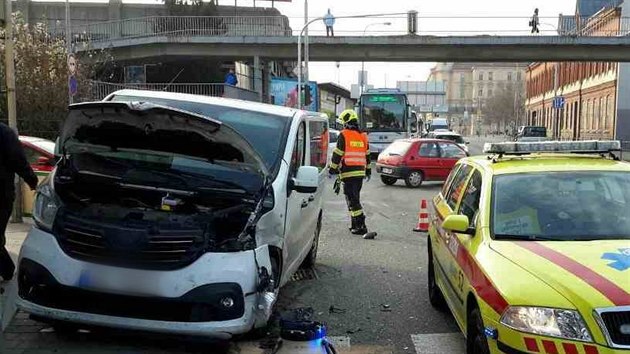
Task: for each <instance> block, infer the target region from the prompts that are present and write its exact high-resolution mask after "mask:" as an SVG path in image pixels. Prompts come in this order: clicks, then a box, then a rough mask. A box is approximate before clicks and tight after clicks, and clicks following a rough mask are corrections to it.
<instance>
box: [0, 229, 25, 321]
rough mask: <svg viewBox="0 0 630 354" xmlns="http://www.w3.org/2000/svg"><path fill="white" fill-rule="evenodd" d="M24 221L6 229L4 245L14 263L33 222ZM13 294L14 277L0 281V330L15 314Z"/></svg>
mask: <svg viewBox="0 0 630 354" xmlns="http://www.w3.org/2000/svg"><path fill="white" fill-rule="evenodd" d="M24 221H25V222H24V223H22V224H12V223H11V224H9V225H8V227H7V231H6V236H7V245H6V247H7V250H9V253H10V254H11V257H12V258H13V262H14V263H17V257H18V255H19V254H20V248H21V247H22V243H23V242H24V239H25V238H26V233H27V232H28V230H30V228H31V226H32V222H33V221H32V220H31V219H24ZM15 296H17V283H16V279H15V278H13V280H12V281H11V282H9V283H6V282H3V283H0V332H2V331H3V330H5V329H6V328H7V327H8V326H9V323H10V322H11V320H12V319H13V317H14V316H15V312H16V310H17V309H16V307H15V302H14V299H15Z"/></svg>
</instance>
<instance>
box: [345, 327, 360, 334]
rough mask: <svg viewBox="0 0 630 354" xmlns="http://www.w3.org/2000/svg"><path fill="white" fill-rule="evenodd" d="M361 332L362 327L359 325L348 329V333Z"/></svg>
mask: <svg viewBox="0 0 630 354" xmlns="http://www.w3.org/2000/svg"><path fill="white" fill-rule="evenodd" d="M358 332H361V327H357V329H349V330H347V331H346V334H355V333H358Z"/></svg>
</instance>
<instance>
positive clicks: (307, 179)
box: [292, 166, 319, 193]
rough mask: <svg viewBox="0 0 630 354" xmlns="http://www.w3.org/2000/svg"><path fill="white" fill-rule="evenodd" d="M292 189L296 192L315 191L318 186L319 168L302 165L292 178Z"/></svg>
mask: <svg viewBox="0 0 630 354" xmlns="http://www.w3.org/2000/svg"><path fill="white" fill-rule="evenodd" d="M292 184H293V187H292V189H293V190H294V191H296V192H298V193H315V192H317V187H319V169H318V168H317V167H315V166H302V167H300V168H299V169H298V171H297V175H296V176H295V178H293V183H292Z"/></svg>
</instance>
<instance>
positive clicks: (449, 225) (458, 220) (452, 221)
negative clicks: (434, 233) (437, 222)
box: [442, 215, 476, 236]
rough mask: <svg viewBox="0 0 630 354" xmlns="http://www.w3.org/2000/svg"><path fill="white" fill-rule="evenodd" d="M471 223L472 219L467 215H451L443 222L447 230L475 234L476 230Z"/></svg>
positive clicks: (443, 226)
mask: <svg viewBox="0 0 630 354" xmlns="http://www.w3.org/2000/svg"><path fill="white" fill-rule="evenodd" d="M469 225H470V220H468V216H466V215H449V216H447V217H446V219H444V221H443V222H442V228H443V229H444V230H446V231H451V232H456V233H460V234H466V235H473V236H474V235H475V231H476V230H475V228H472V227H470V226H469Z"/></svg>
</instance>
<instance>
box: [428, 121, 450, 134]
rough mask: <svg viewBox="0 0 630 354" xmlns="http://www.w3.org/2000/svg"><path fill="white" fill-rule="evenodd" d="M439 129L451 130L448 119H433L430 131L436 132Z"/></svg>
mask: <svg viewBox="0 0 630 354" xmlns="http://www.w3.org/2000/svg"><path fill="white" fill-rule="evenodd" d="M438 129H442V130H449V127H448V119H446V118H433V120H431V122H430V123H429V131H435V130H438Z"/></svg>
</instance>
